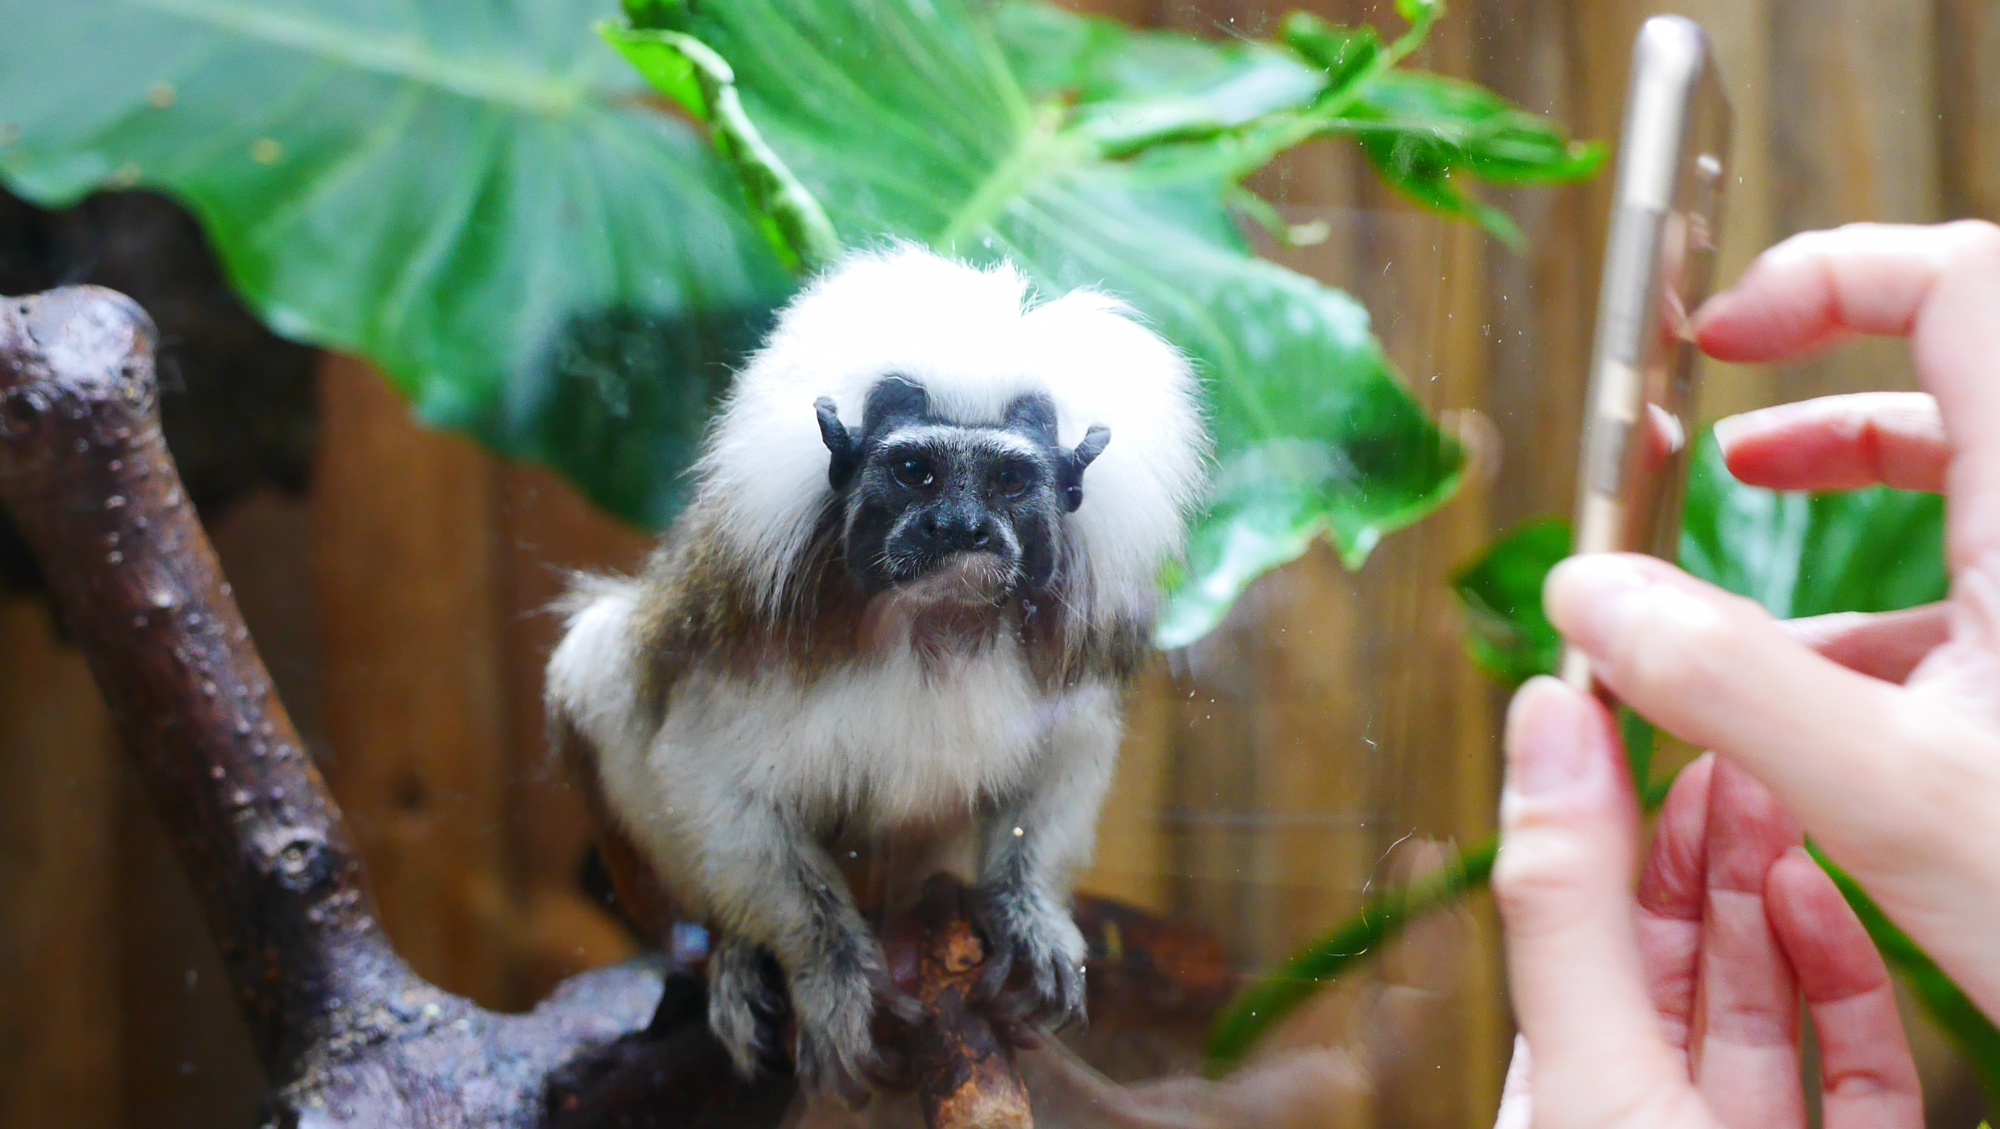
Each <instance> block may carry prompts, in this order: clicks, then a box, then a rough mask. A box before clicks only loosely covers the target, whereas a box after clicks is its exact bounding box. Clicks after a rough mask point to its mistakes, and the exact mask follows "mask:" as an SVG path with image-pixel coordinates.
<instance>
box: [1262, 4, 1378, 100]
mask: <svg viewBox="0 0 2000 1129" xmlns="http://www.w3.org/2000/svg"><path fill="white" fill-rule="evenodd" d="M1279 35H1280V37H1281V38H1282V39H1283V40H1284V43H1285V46H1287V47H1290V48H1291V49H1292V50H1293V51H1296V52H1298V54H1299V56H1300V57H1301V58H1303V59H1305V61H1306V62H1308V63H1311V64H1312V65H1313V66H1316V67H1318V68H1319V69H1320V70H1321V71H1323V72H1324V73H1325V75H1326V93H1327V94H1328V95H1333V96H1338V95H1341V94H1343V93H1346V92H1347V90H1348V89H1349V88H1350V87H1352V86H1353V85H1354V83H1355V81H1356V80H1357V79H1360V78H1361V77H1363V76H1364V75H1366V74H1368V73H1369V70H1368V68H1369V66H1370V64H1372V63H1374V62H1375V60H1376V59H1378V58H1380V57H1381V55H1382V52H1383V51H1384V50H1385V48H1384V47H1383V44H1382V36H1381V34H1380V33H1379V32H1377V31H1376V30H1375V29H1374V28H1372V27H1336V26H1334V25H1333V24H1330V23H1327V22H1326V21H1325V20H1323V19H1320V18H1319V17H1318V16H1315V15H1313V14H1312V13H1311V12H1293V13H1292V14H1291V15H1288V16H1286V17H1285V22H1284V24H1283V25H1281V28H1280V31H1279Z"/></svg>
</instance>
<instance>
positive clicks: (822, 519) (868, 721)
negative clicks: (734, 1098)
mask: <svg viewBox="0 0 2000 1129" xmlns="http://www.w3.org/2000/svg"><path fill="white" fill-rule="evenodd" d="M1197 395H1198V392H1197V388H1196V384H1195V380H1194V377H1193V375H1192V373H1191V372H1190V370H1189V367H1188V364H1187V362H1186V360H1185V359H1184V358H1183V357H1182V356H1181V355H1180V354H1179V353H1178V352H1176V351H1175V350H1174V348H1173V347H1172V346H1170V345H1168V344H1167V343H1166V342H1165V341H1163V340H1161V339H1160V338H1159V337H1158V336H1157V335H1155V334H1154V333H1152V332H1151V331H1150V330H1149V329H1147V328H1146V327H1145V326H1143V325H1142V324H1140V322H1139V321H1138V320H1137V319H1136V318H1135V317H1134V316H1133V315H1132V313H1131V311H1130V310H1129V309H1128V308H1127V307H1125V306H1124V305H1123V304H1122V303H1120V302H1119V301H1117V300H1116V299H1115V298H1112V297H1110V296H1108V295H1105V294H1101V293H1097V292H1094V291H1089V290H1079V291H1073V292H1071V293H1069V294H1065V295H1062V296H1060V297H1055V298H1052V299H1049V300H1038V298H1037V296H1035V295H1034V294H1033V293H1032V292H1031V288H1030V287H1029V285H1028V283H1027V281H1026V279H1024V278H1023V277H1022V276H1021V274H1020V273H1019V272H1018V271H1017V270H1015V269H1014V268H1012V267H1011V266H1007V265H1001V266H996V267H990V268H984V269H981V268H975V267H972V266H968V265H966V264H964V263H960V262H955V261H952V260H950V259H946V258H942V257H939V256H937V255H935V254H932V253H931V252H929V251H926V250H923V249H921V248H918V247H913V246H896V247H892V248H889V249H887V250H883V251H879V252H873V253H865V254H857V255H854V256H851V257H849V258H847V259H845V260H843V261H842V262H840V263H838V264H836V265H835V266H834V267H833V268H831V269H830V270H828V271H827V272H826V273H825V274H824V275H822V276H821V277H820V278H819V279H818V280H817V281H815V282H813V283H812V284H811V285H810V286H808V287H807V288H806V289H805V290H804V291H803V292H802V293H801V294H800V295H799V296H798V297H797V298H796V299H794V300H793V302H792V303H791V304H790V305H789V306H788V307H787V308H786V309H785V310H784V311H783V312H782V313H781V315H780V316H779V318H778V322H777V325H776V327H775V328H774V329H773V330H772V332H771V335H770V338H769V340H768V341H767V342H766V343H765V345H764V347H763V349H762V350H760V351H759V352H758V353H757V354H756V355H755V356H754V357H753V358H752V359H751V360H750V362H749V364H748V365H747V366H746V367H745V368H744V369H743V371H742V372H741V373H739V374H738V376H737V378H736V381H735V384H734V387H733V388H732V390H731V392H730V394H729V397H728V399H727V401H726V402H725V404H724V405H723V407H722V410H721V412H720V414H719V415H718V417H717V418H716V420H715V422H714V425H713V427H712V429H711V431H710V433H709V436H708V441H707V445H706V447H705V449H704V453H703V455H702V457H701V459H700V461H699V463H698V464H697V466H696V470H695V475H696V484H695V488H694V491H693V494H692V498H691V501H690V503H689V506H688V509H687V511H686V512H685V513H684V514H683V515H682V516H681V518H680V519H679V520H678V521H677V522H676V523H675V524H674V527H673V528H672V529H671V530H669V531H668V533H667V535H666V537H665V538H664V539H663V541H662V543H661V546H660V548H659V550H658V551H657V552H656V553H655V554H654V556H653V559H652V560H651V562H650V563H649V564H648V566H647V569H646V571H645V573H644V574H643V575H642V576H641V577H639V578H636V579H630V580H626V579H613V578H588V579H586V580H583V581H581V582H579V584H578V586H577V588H576V590H575V592H573V593H572V596H571V597H570V599H569V600H568V601H567V603H566V605H565V606H566V610H567V611H568V613H569V617H570V618H569V629H568V633H567V634H566V636H565V637H564V639H563V641H562V643H561V645H560V646H558V647H557V649H556V652H555V654H554V656H553V657H552V658H551V660H550V663H549V673H548V700H549V706H550V716H551V719H552V723H553V727H554V730H555V732H556V734H557V737H558V739H559V740H560V741H561V743H562V746H563V748H564V750H565V753H566V755H567V756H568V757H569V758H570V760H571V762H572V763H573V764H574V765H576V767H577V768H578V769H579V770H580V771H581V773H582V775H583V776H584V778H585V779H586V781H587V783H588V784H589V786H590V788H591V790H592V793H593V795H594V797H595V798H596V799H597V801H598V803H599V807H600V811H601V814H602V815H603V816H604V817H605V818H606V819H607V821H608V822H609V824H610V825H611V827H610V834H611V835H612V836H613V837H614V838H615V839H616V840H617V841H618V842H619V843H620V844H622V845H625V846H628V847H629V850H628V851H626V853H629V854H632V855H636V856H637V857H638V858H639V859H640V860H642V861H643V863H644V864H646V865H647V866H648V867H649V868H650V870H651V871H652V875H651V876H650V877H651V878H652V879H654V880H656V881H657V882H658V884H659V885H660V886H662V887H663V888H664V889H665V890H666V892H667V893H668V894H669V895H670V896H671V897H672V899H673V900H674V901H675V902H676V903H677V905H678V907H679V910H680V912H682V913H684V914H694V915H699V916H701V917H703V918H705V919H707V920H708V921H710V922H711V923H712V924H713V926H714V927H715V929H716V931H717V936H718V943H717V946H716V948H715V950H714V954H713V956H712V957H711V959H710V961H709V985H710V996H709V1017H710V1023H711V1026H712V1027H713V1028H714V1029H715V1032H716V1034H717V1035H718V1036H719V1037H720V1038H721V1040H722V1041H723V1043H724V1045H725V1046H727V1047H728V1048H729V1050H730V1052H731V1054H732V1056H733V1057H734V1058H735V1060H736V1062H737V1064H738V1066H739V1067H740V1068H741V1069H743V1070H744V1071H745V1072H746V1073H747V1072H754V1071H755V1070H756V1069H758V1068H759V1066H760V1064H762V1063H764V1062H767V1061H768V1060H769V1059H770V1057H771V1056H772V1055H773V1054H774V1053H776V1052H778V1051H779V1050H780V1048H776V1047H774V1046H772V1042H773V1040H774V1037H775V1035H776V1033H777V1032H778V1031H780V1030H782V1024H781V1021H780V1017H781V1016H782V1013H783V1009H784V1004H785V1001H786V999H787V998H788V999H789V1004H790V1008H791V1012H792V1014H793V1016H794V1017H795V1018H796V1020H797V1025H798V1041H797V1045H796V1046H795V1047H794V1048H792V1050H793V1055H794V1061H795V1063H796V1065H797V1068H798V1070H799V1073H800V1076H801V1078H802V1079H803V1080H804V1081H805V1083H806V1084H807V1085H808V1086H809V1087H811V1088H814V1089H822V1090H823V1089H828V1088H839V1089H844V1090H852V1089H853V1088H854V1087H856V1086H857V1085H859V1084H860V1080H861V1079H862V1078H863V1077H864V1076H865V1075H866V1074H867V1073H869V1072H870V1069H871V1067H872V1065H874V1061H875V1060H874V1048H873V1044H872V1040H871V1037H870V1032H869V1024H870V1019H871V1016H872V1015H873V1014H874V1012H875V1011H876V1009H877V1008H889V1009H892V1010H895V1011H897V1012H899V1013H903V1012H907V1010H908V1009H909V1007H910V1006H911V1004H910V1001H908V1000H905V999H901V998H898V997H897V996H896V994H895V992H894V990H893V989H892V988H889V987H887V981H886V978H885V977H884V975H883V971H882V958H881V952H880V948H879V945H878V943H877V942H876V940H875V938H874V936H873V934H872V932H871V931H870V929H869V927H868V925H867V921H866V919H865V918H864V917H863V915H862V912H861V909H860V907H859V904H858V903H857V900H856V898H855V896H854V894H853V891H852V889H851V885H850V882H849V881H848V876H847V875H845V874H844V873H843V870H842V867H843V864H844V863H846V862H847V860H848V859H849V858H850V857H855V858H858V857H859V856H860V853H861V852H862V851H863V850H866V851H867V852H868V853H869V856H870V858H871V859H872V860H874V861H875V866H876V869H875V872H874V878H875V879H876V881H877V882H878V883H881V884H886V889H885V896H886V897H888V898H891V899H894V898H896V897H898V896H900V895H899V893H898V890H899V889H900V890H906V891H910V892H914V889H915V886H916V884H917V883H919V882H920V881H921V879H922V877H923V876H924V875H925V874H927V873H929V872H930V871H931V870H933V869H937V868H950V869H960V870H963V871H964V872H965V876H966V877H968V878H969V879H971V880H972V881H974V882H975V883H976V885H975V887H974V892H975V899H976V901H977V903H978V904H979V906H980V909H981V926H982V928H983V929H984V931H985V932H986V933H987V935H988V941H989V943H990V945H991V948H992V952H993V954H994V956H993V959H992V960H990V961H989V969H988V971H989V973H990V974H991V975H992V977H993V981H994V985H995V987H998V986H999V981H1000V979H1001V978H1003V977H1006V976H1007V975H1008V974H1009V972H1010V970H1011V972H1012V973H1013V975H1014V978H1015V981H1016V984H1017V986H1015V987H1013V988H1011V989H1009V991H1010V992H1011V993H1012V994H1013V995H1015V996H1018V997H1023V998H1021V999H1019V1000H1017V1001H1016V1002H1017V1003H1018V1004H1019V1006H1020V1007H1021V1009H1022V1010H1024V1011H1026V1012H1028V1013H1030V1014H1033V1015H1035V1016H1037V1017H1040V1018H1043V1019H1046V1020H1050V1021H1055V1022H1061V1021H1065V1020H1067V1019H1069V1018H1072V1017H1075V1016H1077V1015H1079V1014H1080V1013H1081V1010H1082V1006H1083V990H1082V959H1083V941H1082V937H1081V935H1080V934H1078V932H1077V929H1076V926H1075V924H1074V923H1073V922H1072V921H1071V920H1070V917H1069V913H1068V903H1069V898H1070V893H1071V890H1070V883H1071V881H1072V878H1073V876H1074V874H1075V872H1076V870H1077V869H1078V868H1079V867H1080V866H1081V865H1082V864H1083V863H1084V862H1085V861H1087V859H1088V857H1089V854H1090V849H1091V842H1092V838H1093V834H1094V827H1095V822H1096V818H1097V812H1098V809H1099V806H1100V804H1101V802H1102V799H1103V794H1104V789H1105V787H1106V786H1107V785H1108V783H1109V781H1110V776H1111V769H1112V763H1113V760H1114V758H1115V756H1116V751H1117V746H1118V737H1119V730H1120V725H1121V701H1122V696H1123V692H1124V691H1125V689H1126V688H1127V686H1128V685H1129V683H1130V680H1131V678H1132V675H1133V674H1134V672H1135V670H1136V667H1137V665H1138V663H1139V662H1140V661H1141V659H1142V658H1143V656H1144V654H1145V651H1146V648H1147V643H1148V639H1149V638H1150V635H1151V632H1152V626H1153V621H1154V616H1155V602H1156V599H1157V595H1158V593H1157V589H1156V585H1157V582H1158V577H1159V576H1160V573H1161V570H1162V567H1163V566H1164V565H1165V564H1166V563H1167V562H1168V561H1169V560H1170V559H1171V558H1173V557H1174V555H1175V554H1177V553H1178V552H1179V551H1180V548H1181V542H1182V538H1183V536H1184V533H1185V528H1186V516H1187V513H1188V510H1189V508H1190V507H1191V506H1192V505H1193V504H1194V503H1195V501H1196V500H1197V496H1198V495H1199V493H1200V491H1201V489H1202V485H1203V472H1204V465H1205V461H1206V455H1207V448H1206V442H1207V440H1206V437H1205V432H1204V429H1203V425H1202V420H1201V416H1200V412H1199V409H1198V407H1197ZM623 849H624V847H621V850H623ZM885 868H886V869H885ZM850 869H851V868H850Z"/></svg>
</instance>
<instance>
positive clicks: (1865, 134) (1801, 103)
mask: <svg viewBox="0 0 2000 1129" xmlns="http://www.w3.org/2000/svg"><path fill="white" fill-rule="evenodd" d="M1935 26H1936V24H1935V22H1934V2H1933V0H1771V40H1770V50H1771V90H1772V105H1771V123H1770V124H1771V135H1770V136H1771V142H1770V143H1771V152H1772V168H1771V173H1772V188H1773V190H1774V199H1775V200H1776V201H1777V206H1776V208H1775V220H1776V226H1777V228H1778V231H1779V233H1781V234H1790V233H1792V232H1797V231H1806V230H1811V229H1814V228H1822V227H1831V226H1836V225H1839V224H1843V223H1851V222H1854V221H1857V220H1874V221H1893V222H1907V223H1922V222H1927V221H1930V220H1935V219H1937V218H1938V217H1939V215H1940V213H1941V211H1942V203H1943V202H1942V197H1941V192H1940V184H1939V176H1938V159H1939V142H1938V99H1937V69H1936V54H1935V52H1936V49H1937V48H1936V42H1937V41H1936V39H1935V37H1934V28H1935ZM1914 386H1915V380H1914V377H1913V376H1912V374H1911V372H1910V364H1909V353H1908V350H1907V349H1905V348H1904V346H1903V345H1902V344H1901V343H1899V342H1892V341H1865V342H1859V343H1857V344H1854V345H1851V346H1848V347H1845V348H1842V349H1839V350H1837V351H1835V352H1833V353H1830V354H1828V355H1827V356H1825V357H1823V358H1820V359H1818V360H1815V361H1811V362H1808V363H1806V364H1802V365H1798V366H1795V367H1792V368H1789V369H1787V370H1786V371H1785V372H1784V373H1783V374H1782V375H1781V376H1780V377H1779V380H1778V393H1779V396H1780V398H1782V399H1786V400H1797V399H1803V398H1805V397H1806V396H1809V395H1814V396H1823V395H1827V394H1829V393H1834V392H1857V391H1867V390H1870V389H1877V388H1909V387H1914Z"/></svg>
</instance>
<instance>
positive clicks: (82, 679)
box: [0, 596, 122, 1129]
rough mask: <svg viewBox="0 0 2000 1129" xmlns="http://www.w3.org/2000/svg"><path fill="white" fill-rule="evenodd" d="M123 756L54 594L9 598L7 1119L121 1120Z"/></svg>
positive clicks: (2, 1072)
mask: <svg viewBox="0 0 2000 1129" xmlns="http://www.w3.org/2000/svg"><path fill="white" fill-rule="evenodd" d="M116 756H117V741H116V737H115V735H114V733H113V731H112V727H111V719H110V716H109V715H108V714H107V713H106V711H105V709H104V706H103V703H102V702H101V701H100V700H99V699H98V696H97V688H96V687H95V686H94V685H93V684H92V683H91V680H90V672H89V671H88V670H87V669H86V668H85V666H84V663H83V659H82V657H81V656H80V655H78V654H77V653H75V652H74V651H72V650H71V649H70V648H68V647H66V646H64V645H63V644H62V643H61V642H60V641H59V640H58V639H57V637H56V633H55V630H54V627H53V625H52V624H51V623H50V617H49V613H48V610H47V608H46V607H45V606H44V605H43V603H42V601H40V600H39V599H36V598H33V597H21V596H8V597H6V598H5V599H0V1001H4V1003H0V1125H19V1126H31V1125H63V1126H74V1127H75V1129H108V1127H110V1126H114V1125H118V1124H121V1114H122V1110H121V1104H122V1103H121V1093H120V1090H119V1087H118V1085H117V1080H118V1078H119V1052H120V1037H121V1034H122V1030H121V1022H120V1014H119V999H118V984H119V977H118V960H117V943H118V934H117V931H116V929H117V925H118V921H119V914H118V907H117V902H116V898H117V881H116V876H117V870H116V843H117V787H116V785H117V773H116V771H115V770H116V767H117V762H116V759H115V758H116Z"/></svg>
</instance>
